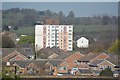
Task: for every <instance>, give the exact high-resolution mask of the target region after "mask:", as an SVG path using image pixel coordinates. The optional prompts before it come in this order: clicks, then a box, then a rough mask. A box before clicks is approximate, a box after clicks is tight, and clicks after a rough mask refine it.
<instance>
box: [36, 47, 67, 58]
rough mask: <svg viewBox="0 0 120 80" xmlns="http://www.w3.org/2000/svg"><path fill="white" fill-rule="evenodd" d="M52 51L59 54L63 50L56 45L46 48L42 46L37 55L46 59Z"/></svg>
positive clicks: (62, 52)
mask: <svg viewBox="0 0 120 80" xmlns="http://www.w3.org/2000/svg"><path fill="white" fill-rule="evenodd" d="M53 53H56V54H58V55H60V54H64V53H65V52H64V51H63V50H61V49H59V48H57V47H52V48H50V47H47V48H43V49H41V50H39V51H38V52H37V54H38V57H39V58H41V59H47V58H48V57H49V56H51V55H52V54H53Z"/></svg>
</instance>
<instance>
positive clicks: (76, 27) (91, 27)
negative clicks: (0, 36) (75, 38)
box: [15, 25, 117, 35]
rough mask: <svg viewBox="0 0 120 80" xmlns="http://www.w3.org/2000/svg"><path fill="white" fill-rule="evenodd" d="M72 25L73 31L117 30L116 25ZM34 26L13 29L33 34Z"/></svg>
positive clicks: (19, 32)
mask: <svg viewBox="0 0 120 80" xmlns="http://www.w3.org/2000/svg"><path fill="white" fill-rule="evenodd" d="M73 26H74V32H83V31H85V32H93V31H95V32H101V31H111V30H117V29H116V28H117V27H116V26H113V25H73ZM34 28H35V27H34V26H30V27H20V28H19V29H18V30H17V31H15V32H16V33H17V34H20V35H21V34H26V35H34V32H35V29H34Z"/></svg>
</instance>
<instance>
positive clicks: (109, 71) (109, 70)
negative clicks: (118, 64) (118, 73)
mask: <svg viewBox="0 0 120 80" xmlns="http://www.w3.org/2000/svg"><path fill="white" fill-rule="evenodd" d="M100 76H113V72H112V71H111V69H109V68H106V69H105V70H102V71H101V73H100Z"/></svg>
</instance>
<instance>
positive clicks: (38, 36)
mask: <svg viewBox="0 0 120 80" xmlns="http://www.w3.org/2000/svg"><path fill="white" fill-rule="evenodd" d="M41 48H43V26H42V25H36V26H35V49H38V50H39V49H41Z"/></svg>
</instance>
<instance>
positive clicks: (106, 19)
mask: <svg viewBox="0 0 120 80" xmlns="http://www.w3.org/2000/svg"><path fill="white" fill-rule="evenodd" d="M2 13H3V15H2V19H3V29H5V28H6V26H8V25H11V26H13V27H14V28H13V29H15V30H17V29H18V28H19V27H25V26H31V25H34V23H35V22H36V21H40V22H44V21H45V20H46V19H47V18H48V19H58V20H59V21H60V24H72V25H94V24H100V25H108V24H110V25H116V24H117V22H118V19H117V16H109V15H107V14H103V15H96V16H92V17H77V16H76V15H75V13H74V12H73V11H70V12H69V14H68V15H65V14H64V13H63V12H62V11H59V12H58V13H57V12H52V11H50V10H49V9H48V10H44V11H40V10H39V11H37V10H35V9H19V8H11V9H6V10H2Z"/></svg>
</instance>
